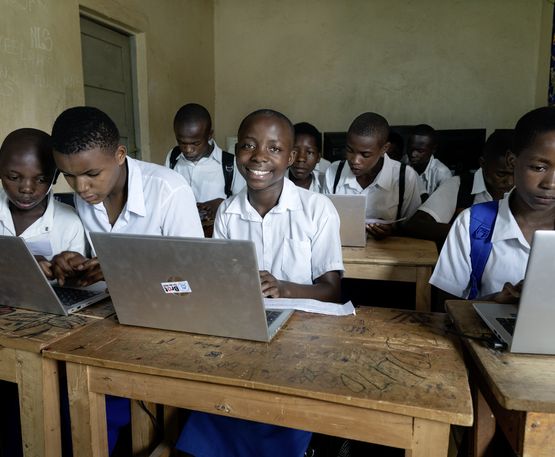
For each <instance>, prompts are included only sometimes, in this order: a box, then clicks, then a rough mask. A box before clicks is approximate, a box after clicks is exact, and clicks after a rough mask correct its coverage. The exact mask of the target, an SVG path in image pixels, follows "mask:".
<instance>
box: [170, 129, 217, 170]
mask: <svg viewBox="0 0 555 457" xmlns="http://www.w3.org/2000/svg"><path fill="white" fill-rule="evenodd" d="M174 132H175V139H176V140H177V145H178V146H179V150H180V151H181V154H183V156H184V157H185V158H186V159H187V160H190V161H191V162H198V161H199V160H200V159H202V158H203V157H205V156H207V155H209V154H210V152H212V148H211V146H210V143H209V141H210V139H211V138H212V131H211V130H210V128H209V127H208V124H207V123H206V122H193V123H184V124H181V125H175V126H174Z"/></svg>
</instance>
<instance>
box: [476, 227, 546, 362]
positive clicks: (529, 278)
mask: <svg viewBox="0 0 555 457" xmlns="http://www.w3.org/2000/svg"><path fill="white" fill-rule="evenodd" d="M554 278H555V231H552V230H538V231H537V232H536V233H535V234H534V238H533V240H532V249H531V251H530V257H529V259H528V265H527V268H526V278H525V279H524V284H523V287H522V294H521V296H520V305H519V306H515V305H501V304H495V303H474V309H475V310H476V312H477V313H478V314H479V315H480V317H481V318H482V319H483V320H484V322H485V323H486V325H487V326H488V327H489V328H490V329H491V330H492V332H494V334H495V335H496V336H497V337H498V338H499V339H500V340H501V341H503V342H505V343H506V344H507V345H508V347H509V350H510V352H521V353H528V354H555V332H554V331H553V328H554V324H555V294H554V293H553V289H552V285H553V280H554Z"/></svg>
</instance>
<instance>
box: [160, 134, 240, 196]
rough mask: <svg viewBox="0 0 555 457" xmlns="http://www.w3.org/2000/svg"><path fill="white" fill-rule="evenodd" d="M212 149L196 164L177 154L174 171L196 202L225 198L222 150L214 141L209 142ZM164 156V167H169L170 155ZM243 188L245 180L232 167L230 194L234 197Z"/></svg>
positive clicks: (235, 168) (169, 153)
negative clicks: (190, 189) (190, 190)
mask: <svg viewBox="0 0 555 457" xmlns="http://www.w3.org/2000/svg"><path fill="white" fill-rule="evenodd" d="M210 144H212V145H214V149H213V150H212V152H211V153H210V155H209V156H207V157H203V158H202V159H200V160H199V161H198V162H193V161H191V160H187V159H186V158H185V157H184V156H183V154H179V156H178V158H177V162H176V164H175V168H174V170H175V171H177V172H178V173H179V174H180V175H182V176H183V177H184V178H185V180H186V181H187V183H188V184H189V185H190V186H191V188H192V189H193V193H194V194H195V199H196V201H197V202H199V203H202V202H207V201H210V200H214V199H216V198H223V199H224V200H225V199H226V198H227V195H226V194H225V178H224V173H223V170H222V150H221V148H220V147H219V146H218V145H217V144H216V142H215V141H214V140H210ZM171 152H172V150H170V151H169V152H168V155H167V156H166V162H165V163H164V165H165V166H166V167H169V166H170V155H171ZM243 187H245V180H244V179H243V177H242V176H241V173H239V171H237V167H236V166H234V167H233V179H232V181H231V193H232V194H233V195H235V194H236V193H237V192H239V191H240V190H241V189H242V188H243Z"/></svg>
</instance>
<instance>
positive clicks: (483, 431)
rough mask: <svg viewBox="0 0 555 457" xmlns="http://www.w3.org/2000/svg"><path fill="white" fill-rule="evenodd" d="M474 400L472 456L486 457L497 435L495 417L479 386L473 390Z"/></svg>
mask: <svg viewBox="0 0 555 457" xmlns="http://www.w3.org/2000/svg"><path fill="white" fill-rule="evenodd" d="M472 397H473V400H474V427H473V429H472V431H471V433H472V444H471V455H472V456H474V457H484V456H485V455H486V453H487V450H488V448H489V446H490V444H491V441H492V440H493V436H494V435H495V417H494V415H493V413H492V411H491V408H490V407H489V405H488V402H487V401H486V399H485V398H484V396H483V395H482V391H481V390H480V388H479V387H478V386H475V387H474V388H473V389H472Z"/></svg>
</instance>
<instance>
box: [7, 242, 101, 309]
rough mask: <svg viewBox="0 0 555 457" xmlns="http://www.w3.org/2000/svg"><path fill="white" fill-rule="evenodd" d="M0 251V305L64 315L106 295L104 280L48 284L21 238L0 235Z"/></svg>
mask: <svg viewBox="0 0 555 457" xmlns="http://www.w3.org/2000/svg"><path fill="white" fill-rule="evenodd" d="M0 252H1V253H2V255H1V256H0V304H1V305H4V306H11V307H12V308H24V309H30V310H33V311H41V312H44V313H51V314H59V315H65V316H67V315H68V314H71V313H74V312H76V311H79V310H80V309H83V308H85V307H87V306H89V305H92V304H93V303H96V302H98V301H100V300H102V299H104V298H106V297H108V293H107V292H106V283H105V282H104V281H102V282H98V283H96V284H93V285H91V286H89V287H84V288H71V287H59V286H57V285H54V284H52V283H51V282H50V281H48V279H46V276H44V274H43V272H42V270H41V268H40V266H39V264H38V262H37V261H36V260H35V257H34V256H33V254H31V252H30V251H29V249H28V248H27V245H26V244H25V241H24V240H23V238H20V237H18V236H0Z"/></svg>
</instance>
